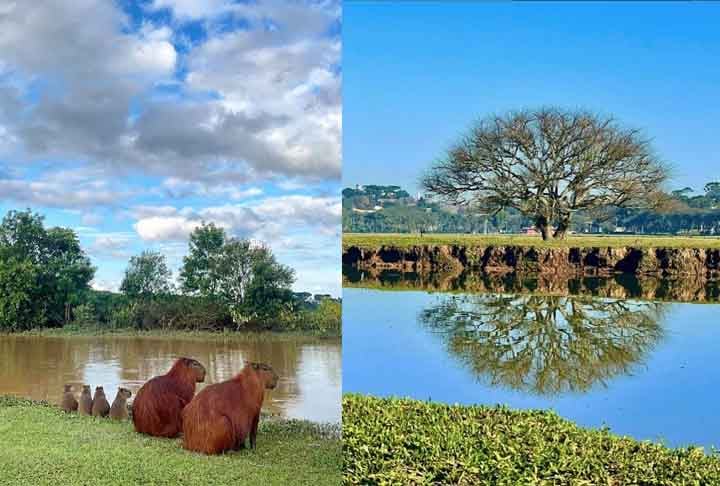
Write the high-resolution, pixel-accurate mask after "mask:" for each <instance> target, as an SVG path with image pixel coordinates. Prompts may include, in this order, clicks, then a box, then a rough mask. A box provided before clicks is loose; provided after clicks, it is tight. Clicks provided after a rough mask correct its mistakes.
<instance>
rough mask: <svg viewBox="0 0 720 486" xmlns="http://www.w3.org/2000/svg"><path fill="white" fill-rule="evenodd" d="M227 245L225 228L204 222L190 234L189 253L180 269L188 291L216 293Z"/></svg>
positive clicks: (184, 285) (185, 288)
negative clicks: (224, 250) (224, 249)
mask: <svg viewBox="0 0 720 486" xmlns="http://www.w3.org/2000/svg"><path fill="white" fill-rule="evenodd" d="M223 245H225V230H223V229H222V228H219V227H217V226H215V224H213V223H208V224H205V223H204V222H203V223H202V225H200V226H199V227H197V228H195V230H194V231H193V232H192V233H191V234H190V243H189V251H188V255H187V256H186V257H184V258H183V267H182V270H181V271H180V281H181V282H182V289H183V291H184V292H186V293H190V294H199V295H215V294H216V293H217V286H218V284H219V278H218V272H219V270H220V268H219V267H220V265H219V263H220V262H219V258H220V255H221V254H222V248H223Z"/></svg>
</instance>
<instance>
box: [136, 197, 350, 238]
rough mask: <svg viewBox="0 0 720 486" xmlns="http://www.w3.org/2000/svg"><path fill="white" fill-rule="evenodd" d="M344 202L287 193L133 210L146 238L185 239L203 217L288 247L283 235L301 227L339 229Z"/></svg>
mask: <svg viewBox="0 0 720 486" xmlns="http://www.w3.org/2000/svg"><path fill="white" fill-rule="evenodd" d="M340 211H341V205H340V201H339V200H338V198H330V197H312V196H299V195H298V196H283V197H274V198H266V199H264V200H262V201H261V202H259V203H258V204H256V205H252V206H240V205H231V204H228V205H223V206H210V207H205V208H202V209H199V210H193V209H190V208H181V209H176V208H173V207H172V206H162V207H147V206H140V207H137V208H135V209H134V210H133V211H132V214H133V215H134V216H135V217H136V218H137V222H136V223H135V224H134V228H135V230H136V231H137V233H138V235H139V236H140V237H141V238H142V239H143V240H146V241H173V240H175V241H177V240H185V239H187V238H188V236H189V234H190V233H191V232H192V231H193V230H194V229H195V228H197V227H198V226H199V225H200V224H201V223H202V222H203V221H204V222H208V223H209V222H212V223H215V224H216V225H218V226H220V227H222V228H225V229H226V230H227V231H228V232H229V233H230V234H232V235H236V236H240V237H243V238H254V239H259V240H264V241H267V242H269V243H271V244H274V243H277V245H278V246H282V247H286V248H287V247H288V239H287V237H285V236H283V235H285V234H287V232H289V231H292V230H294V229H298V228H305V229H306V230H307V231H311V230H312V229H313V228H314V229H319V230H320V231H321V232H322V233H323V234H326V235H336V234H337V233H338V232H339V225H340Z"/></svg>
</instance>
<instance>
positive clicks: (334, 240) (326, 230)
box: [0, 0, 341, 295]
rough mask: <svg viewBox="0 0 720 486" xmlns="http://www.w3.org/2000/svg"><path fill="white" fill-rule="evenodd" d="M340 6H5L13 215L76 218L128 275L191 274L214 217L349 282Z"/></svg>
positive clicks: (1, 174) (7, 204)
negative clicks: (190, 262)
mask: <svg viewBox="0 0 720 486" xmlns="http://www.w3.org/2000/svg"><path fill="white" fill-rule="evenodd" d="M340 25H341V10H340V4H339V2H337V1H333V0H317V1H316V0H298V1H295V0H287V1H285V0H259V1H253V2H245V1H236V0H144V1H130V0H117V1H113V0H75V1H73V2H67V1H62V0H48V1H46V2H10V3H3V4H0V212H2V213H3V214H4V213H5V212H7V211H8V210H11V209H24V208H31V209H32V210H34V211H37V212H39V213H41V214H44V215H45V216H46V223H47V225H48V226H56V225H57V226H66V227H71V228H73V229H75V230H76V232H77V233H78V234H79V236H80V240H81V242H82V244H83V246H84V248H85V249H86V251H87V253H88V254H89V255H90V257H91V258H92V260H93V263H94V264H95V265H96V266H97V268H98V270H97V274H96V279H95V281H94V282H93V285H94V286H95V287H96V288H101V289H117V288H118V286H119V283H120V281H121V279H122V275H123V272H124V269H125V267H126V265H127V261H128V259H129V257H130V256H131V255H135V254H138V253H140V252H141V251H142V250H144V249H156V250H159V251H161V252H163V253H164V254H165V255H166V256H167V258H168V262H169V264H170V266H171V268H172V269H173V270H175V273H176V274H177V269H178V267H179V266H180V264H181V262H182V257H183V256H184V255H185V253H186V249H187V238H188V234H189V233H190V232H191V231H192V229H193V228H195V227H196V226H197V225H199V224H200V222H201V221H213V222H215V223H216V224H218V225H220V226H222V227H224V228H225V229H226V230H227V232H228V233H230V234H231V235H234V236H238V237H244V238H251V239H254V240H262V241H264V242H266V243H268V244H269V245H270V246H271V247H272V249H273V250H274V252H275V254H276V255H277V256H278V259H279V260H280V261H282V262H283V263H285V264H288V265H290V266H292V267H293V268H295V269H296V272H297V280H298V281H297V284H296V285H295V287H296V289H298V290H308V291H311V292H330V293H333V294H335V295H338V294H339V292H340V268H339V266H340V265H339V251H340V250H339V240H340V224H339V223H340V201H339V198H338V192H339V187H340V173H341V172H340V170H341V153H340V151H341V132H340V126H341V90H340V88H341V59H340V54H341V39H340Z"/></svg>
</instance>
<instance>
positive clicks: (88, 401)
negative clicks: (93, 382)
mask: <svg viewBox="0 0 720 486" xmlns="http://www.w3.org/2000/svg"><path fill="white" fill-rule="evenodd" d="M78 412H80V415H92V395H91V394H90V385H83V389H82V392H81V393H80V404H79V406H78Z"/></svg>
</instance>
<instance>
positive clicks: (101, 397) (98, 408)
mask: <svg viewBox="0 0 720 486" xmlns="http://www.w3.org/2000/svg"><path fill="white" fill-rule="evenodd" d="M109 412H110V403H108V401H107V398H106V397H105V390H104V389H103V387H101V386H96V387H95V396H94V397H93V401H92V414H93V417H107V415H108V413H109Z"/></svg>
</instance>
